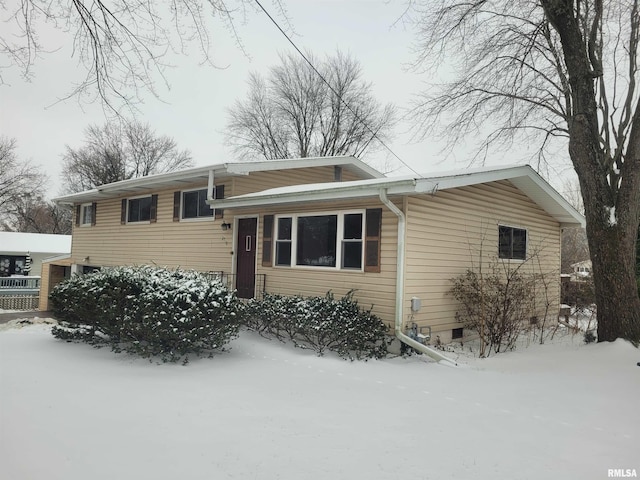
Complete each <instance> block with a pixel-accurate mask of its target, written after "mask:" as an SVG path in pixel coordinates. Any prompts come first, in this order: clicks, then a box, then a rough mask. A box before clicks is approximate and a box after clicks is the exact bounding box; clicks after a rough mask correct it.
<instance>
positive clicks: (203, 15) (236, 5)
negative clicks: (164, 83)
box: [0, 0, 286, 114]
mask: <svg viewBox="0 0 640 480" xmlns="http://www.w3.org/2000/svg"><path fill="white" fill-rule="evenodd" d="M273 4H274V6H275V7H276V10H277V11H278V15H279V16H280V17H281V18H284V19H285V20H286V15H285V12H284V8H283V7H282V5H281V4H280V2H279V1H277V0H276V1H274V2H273ZM249 6H250V7H251V8H254V9H255V8H256V7H255V4H254V3H253V2H251V1H249V0H231V1H228V0H209V1H203V0H168V1H159V0H158V1H153V2H131V1H127V0H112V1H110V2H101V1H97V2H86V1H83V0H73V1H71V2H64V1H56V0H53V1H49V0H18V1H16V2H8V3H6V2H0V12H2V18H3V20H4V26H3V28H2V29H1V30H0V31H1V32H2V33H0V58H3V59H4V60H3V61H2V62H0V63H2V65H3V67H4V68H17V69H18V70H19V71H20V73H21V74H22V76H23V77H24V78H25V79H27V80H28V79H30V78H31V77H32V76H33V67H34V65H35V63H36V61H37V59H39V58H41V57H43V56H45V55H46V54H47V53H49V52H50V51H51V50H52V47H51V45H45V44H44V43H43V40H42V39H43V38H46V36H44V35H39V32H41V31H43V30H45V29H47V28H55V29H57V30H60V31H63V32H66V33H68V34H69V35H70V37H71V38H72V39H73V53H72V55H74V56H76V58H78V62H79V63H80V66H81V68H80V69H79V72H80V75H81V77H80V78H79V79H78V80H77V81H76V82H75V86H74V87H73V88H72V90H71V91H70V93H69V97H71V96H76V97H78V98H82V99H84V100H86V101H87V102H92V101H94V100H95V99H99V100H101V101H102V103H103V105H105V106H106V107H107V109H108V110H110V111H111V112H116V113H118V114H119V113H120V109H121V107H122V106H123V105H129V106H132V105H134V104H135V103H136V102H137V101H140V99H141V94H142V93H144V92H151V93H155V80H156V79H158V78H160V79H162V80H164V76H163V72H164V70H165V69H166V68H167V67H168V66H169V65H168V61H169V60H168V58H169V56H170V55H171V54H173V53H182V54H185V53H186V51H187V49H188V47H189V46H192V45H195V46H196V48H197V50H198V53H199V55H200V57H201V59H200V60H201V61H200V63H207V64H210V65H213V62H212V60H211V58H210V56H209V54H210V49H211V43H212V41H211V31H212V28H213V22H219V23H221V25H222V26H223V27H224V28H226V29H227V30H228V31H229V33H230V35H231V36H232V37H233V38H234V40H235V41H236V43H237V44H238V46H239V47H240V48H241V49H242V43H241V41H240V36H239V34H238V32H237V31H236V25H235V23H234V20H235V19H236V18H240V19H241V20H244V17H245V16H246V13H247V12H246V9H247V8H248V7H249ZM2 83H3V78H2V70H1V69H0V84H2Z"/></svg>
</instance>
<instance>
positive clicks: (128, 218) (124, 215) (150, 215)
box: [120, 195, 158, 224]
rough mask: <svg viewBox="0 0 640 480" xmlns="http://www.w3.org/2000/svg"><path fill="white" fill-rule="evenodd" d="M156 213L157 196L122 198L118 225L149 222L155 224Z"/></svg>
mask: <svg viewBox="0 0 640 480" xmlns="http://www.w3.org/2000/svg"><path fill="white" fill-rule="evenodd" d="M157 211H158V195H149V196H146V197H137V198H129V199H126V198H123V199H122V209H121V213H120V223H122V224H124V223H136V222H150V223H155V222H156V219H157Z"/></svg>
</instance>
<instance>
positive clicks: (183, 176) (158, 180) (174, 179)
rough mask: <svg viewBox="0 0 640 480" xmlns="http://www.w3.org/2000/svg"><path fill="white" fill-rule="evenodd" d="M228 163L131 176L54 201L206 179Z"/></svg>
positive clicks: (76, 200) (73, 200) (96, 197)
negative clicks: (210, 173) (136, 176)
mask: <svg viewBox="0 0 640 480" xmlns="http://www.w3.org/2000/svg"><path fill="white" fill-rule="evenodd" d="M226 168H227V164H226V163H224V164H220V165H210V166H207V167H198V168H190V169H188V170H181V171H178V172H168V173H159V174H157V175H149V176H146V177H138V178H131V179H129V180H121V181H119V182H113V183H107V184H105V185H100V186H99V187H96V188H93V189H91V190H86V191H84V192H78V193H72V194H69V195H64V196H61V197H57V198H54V199H53V201H54V202H55V203H59V204H74V203H80V202H84V201H93V200H99V199H100V198H109V197H114V196H117V195H121V194H130V193H134V192H137V191H139V190H143V189H144V190H146V189H152V188H153V187H154V186H157V185H159V184H162V185H170V184H172V183H179V182H189V181H191V180H194V179H196V178H198V177H203V178H204V179H206V177H208V175H209V171H210V170H214V171H216V172H225V170H226Z"/></svg>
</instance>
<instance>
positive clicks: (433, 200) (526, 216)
mask: <svg viewBox="0 0 640 480" xmlns="http://www.w3.org/2000/svg"><path fill="white" fill-rule="evenodd" d="M407 220H408V221H407V238H406V241H407V261H406V269H405V298H404V305H405V312H406V314H405V318H404V320H405V324H408V323H411V322H416V323H417V324H418V326H427V325H428V326H431V327H432V329H433V332H434V333H435V332H446V331H449V333H450V330H451V329H453V328H460V327H462V326H463V325H462V324H461V323H458V322H456V319H455V315H456V312H457V311H459V306H458V305H457V304H456V302H455V300H454V299H453V298H452V297H451V296H450V295H449V294H448V290H449V289H450V287H451V279H452V278H453V277H455V276H457V275H460V274H463V273H464V272H465V271H466V270H467V269H468V268H471V267H472V266H477V265H479V263H480V261H482V262H483V265H485V268H486V266H487V265H488V264H489V263H490V262H491V261H492V260H494V259H496V258H497V257H498V225H507V226H513V227H517V228H524V229H526V230H527V234H528V239H527V255H528V256H530V255H532V254H533V253H534V252H536V253H537V254H538V256H539V258H540V264H538V262H537V261H535V262H528V263H527V264H525V266H524V268H525V269H526V270H527V271H529V272H531V271H532V270H535V271H536V273H539V271H540V269H542V271H544V272H545V273H547V274H548V275H549V281H550V285H549V295H550V300H551V303H552V307H551V310H550V313H551V315H550V316H551V317H552V318H555V316H554V312H555V313H557V308H558V304H559V295H560V285H559V265H560V228H559V224H558V222H557V221H555V220H554V219H553V218H552V217H551V216H549V215H548V214H547V213H546V212H544V211H543V210H542V209H540V208H539V207H538V206H537V205H536V204H535V203H533V202H532V201H531V200H530V199H529V198H528V197H527V196H525V195H524V194H523V193H522V192H521V191H519V190H518V189H517V188H515V187H514V186H513V185H512V184H511V183H510V182H507V181H503V182H493V183H489V184H483V185H477V186H470V187H464V188H457V189H452V190H446V191H440V192H437V193H436V194H435V195H422V196H412V197H409V199H408V213H407ZM512 262H513V265H518V264H520V263H522V262H518V261H512ZM538 293H539V294H540V293H541V292H538ZM413 296H416V297H418V298H420V299H421V300H422V308H421V309H420V311H419V312H417V313H415V314H414V315H413V316H411V312H410V308H409V306H410V301H411V297H413ZM540 296H541V295H540ZM540 314H542V312H540ZM445 337H446V336H445Z"/></svg>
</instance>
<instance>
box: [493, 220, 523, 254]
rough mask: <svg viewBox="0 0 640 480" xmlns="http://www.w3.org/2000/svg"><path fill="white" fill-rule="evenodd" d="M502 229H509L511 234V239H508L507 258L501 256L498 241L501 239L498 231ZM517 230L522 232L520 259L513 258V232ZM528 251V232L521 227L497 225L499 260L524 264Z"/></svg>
mask: <svg viewBox="0 0 640 480" xmlns="http://www.w3.org/2000/svg"><path fill="white" fill-rule="evenodd" d="M503 228H508V229H510V232H511V237H510V244H509V247H510V253H509V255H508V256H503V255H502V249H501V245H500V239H501V234H500V230H501V229H503ZM516 230H518V231H522V232H524V256H523V257H522V258H520V257H515V256H514V248H513V245H514V242H513V238H514V236H513V234H514V232H515V231H516ZM528 250H529V230H528V229H526V228H523V227H515V226H513V225H506V224H502V223H500V224H498V258H499V259H500V260H510V261H515V262H525V261H526V260H527V254H528Z"/></svg>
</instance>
